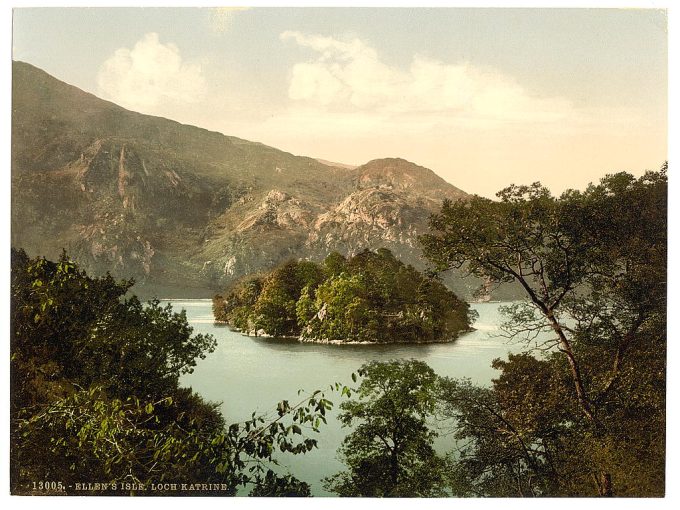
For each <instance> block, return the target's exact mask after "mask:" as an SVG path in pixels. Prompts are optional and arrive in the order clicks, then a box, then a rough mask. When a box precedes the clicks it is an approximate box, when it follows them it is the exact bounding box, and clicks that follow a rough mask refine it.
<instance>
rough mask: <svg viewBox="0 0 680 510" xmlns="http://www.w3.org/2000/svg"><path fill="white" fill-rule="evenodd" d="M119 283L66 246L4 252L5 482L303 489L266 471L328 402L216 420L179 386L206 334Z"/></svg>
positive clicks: (19, 487) (298, 447)
mask: <svg viewBox="0 0 680 510" xmlns="http://www.w3.org/2000/svg"><path fill="white" fill-rule="evenodd" d="M130 286H131V282H116V281H114V280H113V279H112V278H111V277H110V276H106V277H104V278H91V277H89V276H87V274H85V273H84V272H83V271H81V270H80V269H78V267H77V266H76V265H75V264H74V263H73V262H71V261H70V260H69V259H68V258H67V257H66V255H64V256H62V258H61V260H60V261H59V262H50V261H47V260H45V259H42V258H38V259H34V260H30V259H29V258H28V257H27V256H26V254H25V253H24V252H22V251H15V250H13V251H12V303H11V304H12V308H11V313H12V317H11V318H12V321H11V335H12V336H11V340H12V341H11V385H12V400H11V423H12V428H11V433H12V438H11V439H12V441H11V486H12V492H13V493H26V492H27V491H29V490H30V487H31V481H35V480H60V481H62V482H63V483H64V484H65V486H66V487H69V486H71V487H73V486H74V485H75V483H79V482H82V481H84V480H97V481H99V482H101V483H117V484H119V487H120V483H121V482H128V483H141V484H144V485H148V484H150V483H161V482H171V483H192V482H195V483H199V482H200V483H215V484H219V485H218V491H217V492H219V493H222V494H225V495H233V494H235V493H236V491H237V489H238V487H240V486H243V487H248V486H249V487H252V488H253V492H254V493H257V494H263V495H264V494H267V495H273V494H288V495H309V487H308V486H307V485H306V484H305V483H303V482H300V481H299V480H297V479H295V478H294V477H292V476H290V475H288V474H279V473H278V472H276V471H275V467H276V466H275V465H276V461H275V460H274V458H273V456H274V454H275V453H276V452H288V453H291V454H299V453H305V452H307V451H310V450H311V449H313V448H315V447H316V445H317V443H316V440H315V439H312V438H310V437H308V436H307V433H308V432H318V425H319V421H320V420H324V421H325V418H324V416H325V413H326V411H327V410H328V409H329V408H330V407H331V405H332V404H331V403H330V401H328V400H326V399H325V398H323V394H320V393H319V392H315V393H314V394H312V395H311V396H308V397H305V398H303V399H302V400H301V401H300V402H299V403H297V404H295V405H291V404H289V403H288V402H286V401H284V402H281V403H280V404H279V406H278V408H277V412H276V414H275V415H274V416H265V415H259V416H258V415H256V414H255V413H253V416H252V419H251V420H249V421H247V422H245V423H241V424H239V423H235V424H231V425H229V426H226V425H225V423H224V420H223V418H222V416H221V415H220V413H219V412H218V410H217V407H218V406H217V405H216V404H211V403H207V402H204V401H203V399H202V398H201V397H199V396H198V395H196V394H194V393H193V392H192V391H191V390H189V389H184V388H180V387H179V377H180V375H181V374H185V373H188V372H191V370H192V369H193V367H194V366H195V364H196V359H197V358H202V357H205V354H206V353H207V352H210V351H211V350H212V349H213V348H214V345H215V340H214V339H213V338H212V337H210V336H205V335H193V331H192V329H191V327H190V326H189V325H188V323H187V320H186V316H185V314H184V313H183V312H182V313H173V312H172V310H171V308H170V307H169V306H166V307H162V306H160V304H159V302H158V301H151V302H150V303H148V304H147V305H145V306H143V305H142V304H141V303H140V302H139V300H138V299H137V298H136V297H134V296H132V297H128V298H126V297H125V295H126V293H127V291H128V289H129V288H130ZM107 490H108V493H112V494H119V493H120V492H116V490H114V489H107ZM208 493H210V494H215V491H209V492H208ZM193 494H197V493H193Z"/></svg>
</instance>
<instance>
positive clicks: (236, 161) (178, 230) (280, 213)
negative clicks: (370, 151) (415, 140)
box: [12, 62, 473, 297]
mask: <svg viewBox="0 0 680 510" xmlns="http://www.w3.org/2000/svg"><path fill="white" fill-rule="evenodd" d="M467 196H468V195H467V194H466V193H464V192H463V191H461V190H460V189H458V188H456V187H455V186H453V185H451V184H449V183H447V182H446V181H444V180H443V179H441V178H440V177H439V176H437V175H436V174H435V173H434V172H432V171H431V170H429V169H427V168H424V167H421V166H418V165H416V164H413V163H410V162H408V161H405V160H403V159H395V158H389V159H377V160H373V161H370V162H368V163H366V164H364V165H361V166H358V167H354V166H351V165H342V164H336V163H331V162H327V161H323V160H316V159H313V158H308V157H301V156H294V155H292V154H289V153H287V152H283V151H281V150H278V149H275V148H273V147H268V146H266V145H263V144H260V143H255V142H249V141H247V140H242V139H239V138H236V137H232V136H225V135H222V134H220V133H216V132H212V131H208V130H205V129H201V128H197V127H194V126H188V125H183V124H180V123H177V122H174V121H171V120H168V119H164V118H160V117H154V116H149V115H142V114H140V113H135V112H132V111H129V110H126V109H124V108H122V107H120V106H117V105H115V104H113V103H110V102H107V101H103V100H101V99H99V98H97V97H95V96H93V95H92V94H88V93H86V92H83V91H82V90H80V89H77V88H76V87H73V86H71V85H68V84H66V83H63V82H61V81H59V80H57V79H55V78H53V77H52V76H50V75H48V74H47V73H45V72H43V71H41V70H40V69H37V68H35V67H33V66H31V65H29V64H25V63H21V62H14V63H13V80H12V245H13V246H17V247H22V248H24V249H26V250H27V251H28V252H29V253H30V254H32V255H34V254H41V255H45V256H48V257H55V256H57V255H58V254H59V253H60V252H61V250H62V248H64V249H66V250H67V251H68V252H69V254H71V255H72V256H73V257H74V258H75V259H76V260H78V261H79V262H80V263H81V264H82V265H83V266H84V267H85V268H87V269H88V270H89V271H92V272H94V273H104V272H106V271H110V272H111V273H112V274H114V275H116V276H119V277H134V278H135V279H136V281H137V282H138V284H137V286H136V287H135V289H136V292H138V293H141V294H142V295H147V296H148V295H152V294H157V295H160V296H182V297H191V296H210V295H211V294H212V293H213V292H214V291H216V290H220V289H223V288H224V286H225V285H227V284H228V283H229V282H231V281H233V280H234V279H236V278H238V277H240V276H242V275H244V274H247V273H251V272H256V271H263V270H269V269H271V267H272V266H274V265H276V264H278V263H280V262H282V261H284V260H285V259H287V258H291V257H295V258H308V259H313V260H319V259H321V258H323V257H325V256H326V255H327V254H328V252H329V251H331V250H337V251H339V252H341V253H343V254H346V255H352V254H354V253H356V252H358V251H361V250H363V249H364V248H372V249H376V248H380V247H387V248H390V249H391V250H392V251H393V252H394V253H395V254H396V255H397V256H398V257H399V258H400V259H402V260H403V261H404V262H407V263H411V264H414V265H415V266H416V267H418V268H422V267H424V263H423V261H422V259H421V254H420V248H419V246H418V242H417V236H418V235H419V234H420V233H423V232H424V231H425V230H426V228H427V220H428V217H429V215H430V214H431V213H433V212H436V211H438V210H439V208H440V206H441V201H442V199H444V198H449V199H452V200H460V199H465V198H466V197H467ZM454 283H455V284H454V285H453V287H454V290H456V291H457V292H458V293H459V294H462V295H464V296H469V294H470V291H471V285H473V284H471V283H469V282H459V281H457V280H456V281H455V282H454Z"/></svg>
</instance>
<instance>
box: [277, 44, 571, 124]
mask: <svg viewBox="0 0 680 510" xmlns="http://www.w3.org/2000/svg"><path fill="white" fill-rule="evenodd" d="M280 37H281V39H282V40H284V41H286V40H292V41H294V42H296V43H297V44H298V45H300V46H302V47H306V48H310V49H312V50H313V51H314V52H316V56H315V58H313V59H312V60H311V61H307V62H300V63H297V64H295V65H294V66H293V68H292V72H291V78H290V87H289V97H290V98H291V99H293V100H295V101H298V102H300V104H306V105H310V106H311V105H315V106H317V107H324V108H328V109H331V110H334V111H338V110H343V109H344V110H348V111H364V112H369V111H370V112H374V113H376V114H381V115H394V114H400V115H402V114H411V115H419V116H422V115H428V116H433V115H434V116H438V117H440V119H439V120H440V121H441V120H443V119H449V120H453V119H454V118H455V119H456V120H457V122H460V120H461V119H466V118H467V119H469V120H470V121H472V122H475V121H479V120H482V119H484V120H487V121H520V122H521V121H527V122H541V121H549V122H553V121H560V120H563V119H564V118H565V117H567V116H569V115H571V114H572V110H573V108H572V105H571V103H570V102H569V101H567V100H566V99H563V98H557V97H544V98H539V97H534V96H532V95H531V94H530V93H529V92H528V91H527V90H525V89H524V88H523V87H522V86H521V85H519V84H518V83H517V82H516V81H515V80H513V79H512V78H511V77H508V76H504V75H503V74H502V73H499V72H497V71H495V70H492V69H481V68H476V67H474V66H472V65H471V64H469V63H465V62H464V63H456V64H450V63H444V62H440V61H437V60H433V59H429V58H426V57H423V56H420V55H416V56H414V57H413V59H412V62H411V65H410V67H409V68H408V69H400V68H397V67H394V66H389V65H387V64H385V63H384V62H382V61H381V60H380V58H379V55H378V53H377V51H376V50H375V49H374V48H372V47H370V46H369V45H368V44H366V43H365V42H363V41H361V40H360V39H353V40H349V41H341V40H338V39H335V38H332V37H324V36H320V35H306V34H303V33H301V32H293V31H286V32H283V33H282V34H281V36H280Z"/></svg>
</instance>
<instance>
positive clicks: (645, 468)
mask: <svg viewBox="0 0 680 510" xmlns="http://www.w3.org/2000/svg"><path fill="white" fill-rule="evenodd" d="M498 197H499V198H500V201H492V200H488V199H485V198H481V197H474V198H472V199H471V200H467V201H460V202H456V203H452V202H445V204H444V206H443V208H442V210H441V212H440V213H439V214H437V215H434V216H433V217H432V219H431V233H430V234H427V235H424V236H422V238H421V241H422V244H423V246H424V250H425V254H426V256H427V257H428V258H429V259H430V260H431V261H432V262H433V263H435V264H436V266H437V268H438V269H440V270H445V269H449V268H463V269H465V270H467V271H468V272H469V273H470V274H474V275H476V276H478V277H482V278H485V279H487V280H490V281H493V282H517V283H519V284H520V285H521V287H522V288H523V289H524V291H525V293H526V297H527V301H526V302H522V303H518V304H515V305H513V306H510V307H507V308H506V312H507V313H508V321H507V323H506V330H507V331H508V332H509V334H510V335H511V336H513V337H515V338H520V335H521V336H522V337H525V338H526V337H528V338H536V335H537V334H538V333H541V332H549V333H551V334H552V335H551V339H550V340H549V341H547V342H543V343H541V344H540V345H538V346H537V347H538V348H541V349H542V350H543V351H544V352H547V355H546V357H545V360H544V361H540V362H539V361H535V362H534V361H531V360H530V359H527V358H526V357H512V358H511V359H510V360H509V361H508V362H504V363H500V362H498V363H497V368H500V369H501V370H502V375H501V377H500V378H499V379H498V380H497V381H496V382H495V383H494V388H493V389H492V390H490V391H487V390H484V391H482V390H477V389H475V388H472V387H469V386H466V385H461V384H457V383H451V385H450V387H449V390H450V391H449V392H448V396H447V395H446V393H444V396H443V398H444V399H445V400H446V401H448V405H449V410H450V412H451V414H452V415H454V416H455V417H456V418H457V419H459V420H462V421H461V423H462V428H461V430H462V431H463V432H461V438H462V437H465V438H467V439H468V440H470V439H472V440H473V441H472V442H471V445H472V446H471V447H470V448H469V449H468V452H467V456H466V457H464V458H463V459H462V460H461V463H460V464H459V467H460V468H461V469H460V470H459V474H461V473H463V475H464V476H462V478H461V477H459V481H460V480H462V479H465V481H466V489H463V492H465V491H467V493H468V494H472V493H476V492H480V493H482V494H487V495H506V492H505V491H506V490H509V491H512V489H510V487H514V488H515V494H518V493H519V494H534V495H586V494H588V492H589V490H594V491H595V493H596V494H599V495H602V496H610V495H613V494H616V495H627V494H631V495H662V494H663V490H664V489H663V479H664V477H663V466H664V423H665V391H664V386H665V349H666V340H665V331H666V257H667V255H666V253H667V250H666V243H667V241H666V214H667V213H666V211H667V178H666V165H664V167H663V168H662V170H661V171H659V172H648V173H647V174H645V175H644V176H642V177H640V178H639V179H636V178H634V177H633V176H631V175H629V174H626V173H620V174H616V175H610V176H607V177H605V178H604V179H602V181H601V182H600V184H598V185H591V186H590V187H588V189H587V190H586V191H584V192H578V191H573V190H569V191H566V192H565V193H563V194H562V195H561V196H560V197H559V198H555V197H553V196H552V195H551V194H550V193H549V191H548V190H547V189H546V188H544V187H542V186H541V185H540V184H538V183H536V184H533V185H531V186H511V187H509V188H506V189H505V190H503V191H501V192H499V193H498ZM540 378H547V379H546V385H542V388H543V391H547V390H550V391H551V392H552V393H551V394H550V396H549V397H548V398H549V401H546V395H545V394H544V393H543V392H542V391H537V390H536V387H535V386H534V385H535V382H536V381H537V380H540ZM547 382H549V384H547ZM520 396H521V397H520ZM473 410H476V411H474V413H473V412H472V411H473ZM479 410H483V412H481V413H479V412H477V411H479ZM475 413H477V414H475ZM475 416H476V417H475ZM481 416H484V417H485V418H480V417H481ZM490 424H496V425H495V426H497V427H499V429H497V430H499V431H505V432H500V433H494V434H489V429H488V427H489V425H490ZM510 450H512V451H514V452H515V454H517V455H516V456H515V457H511V458H514V459H515V460H516V462H515V464H513V465H512V466H510V465H509V464H508V463H509V462H510V461H509V460H508V459H509V458H508V457H507V456H505V455H501V454H500V452H508V451H510ZM522 450H524V451H522ZM513 462H514V461H513ZM467 468H470V469H467ZM492 472H493V473H496V475H497V476H496V477H495V478H493V477H492V476H491V475H490V474H489V473H492ZM498 477H501V478H498ZM489 484H491V485H489ZM464 485H465V484H464ZM500 486H503V487H505V489H502V490H501V489H498V492H497V490H496V489H497V488H498V487H500ZM591 487H592V489H590V488H591Z"/></svg>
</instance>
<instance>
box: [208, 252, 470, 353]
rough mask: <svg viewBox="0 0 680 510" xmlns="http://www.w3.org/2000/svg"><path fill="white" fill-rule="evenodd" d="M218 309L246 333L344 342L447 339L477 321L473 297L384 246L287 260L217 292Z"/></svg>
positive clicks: (220, 317)
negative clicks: (315, 259)
mask: <svg viewBox="0 0 680 510" xmlns="http://www.w3.org/2000/svg"><path fill="white" fill-rule="evenodd" d="M213 310H214V314H215V318H216V319H217V320H222V321H225V322H228V323H229V324H231V325H232V326H234V327H236V328H238V329H239V330H241V331H244V332H255V333H256V334H257V332H258V331H260V332H264V333H266V334H268V335H272V336H298V337H302V338H304V339H308V340H323V341H340V342H342V341H364V342H376V343H378V342H436V341H446V340H451V339H453V338H456V337H457V336H458V334H459V333H460V332H461V331H466V330H468V329H469V327H470V322H471V312H470V309H469V306H468V305H467V303H464V302H462V301H460V300H459V299H458V298H457V297H456V296H455V294H453V293H452V292H451V291H449V290H448V289H446V287H444V285H443V284H441V283H440V282H439V281H437V280H435V279H432V278H429V277H426V276H424V275H422V274H421V273H419V272H418V271H417V270H416V269H414V268H413V267H412V266H409V265H405V264H404V263H402V262H400V261H399V260H397V259H396V257H394V255H393V254H392V253H391V252H390V251H389V250H387V249H384V248H383V249H380V250H378V251H377V252H373V251H370V250H364V251H363V252H360V253H358V254H357V255H355V256H354V257H351V258H350V259H345V258H344V257H343V256H342V255H340V254H338V253H335V252H334V253H331V254H330V255H329V256H328V257H327V258H326V259H325V260H324V261H323V263H322V264H321V265H317V264H314V263H312V262H308V261H288V262H286V263H285V264H283V265H282V266H280V267H278V268H276V269H274V270H273V271H272V272H271V273H268V274H266V275H263V276H254V277H250V278H246V279H244V280H241V281H239V282H237V283H236V284H235V285H234V286H233V287H232V289H231V291H230V292H229V293H228V294H227V295H226V297H222V296H219V295H218V296H215V298H214V299H213Z"/></svg>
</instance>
